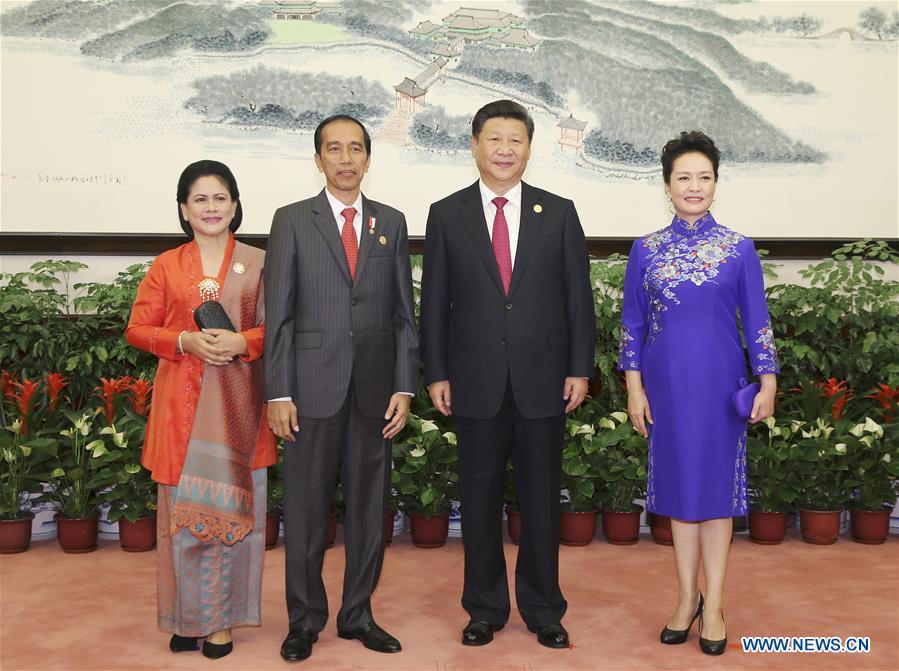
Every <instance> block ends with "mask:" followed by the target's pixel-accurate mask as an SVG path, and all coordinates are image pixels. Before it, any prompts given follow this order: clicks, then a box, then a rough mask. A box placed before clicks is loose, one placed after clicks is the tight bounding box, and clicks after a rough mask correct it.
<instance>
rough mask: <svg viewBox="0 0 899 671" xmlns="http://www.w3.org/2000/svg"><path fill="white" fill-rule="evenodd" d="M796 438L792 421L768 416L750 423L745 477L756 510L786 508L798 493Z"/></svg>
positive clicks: (773, 510) (767, 511) (789, 507)
mask: <svg viewBox="0 0 899 671" xmlns="http://www.w3.org/2000/svg"><path fill="white" fill-rule="evenodd" d="M793 438H794V430H793V428H792V425H791V423H790V422H789V421H786V422H785V421H780V422H778V421H777V420H776V419H775V418H774V417H769V418H768V419H766V420H765V421H764V422H759V423H758V424H754V425H752V426H751V428H750V433H749V435H748V436H747V438H746V441H747V442H746V477H747V481H748V483H749V486H748V489H749V504H750V506H751V507H752V509H753V510H755V511H757V512H765V513H782V512H787V511H789V510H790V509H792V507H793V504H794V502H795V501H796V499H797V498H798V497H799V495H800V492H799V489H798V488H797V474H796V473H795V464H794V462H793V461H791V459H790V453H791V446H792V445H793Z"/></svg>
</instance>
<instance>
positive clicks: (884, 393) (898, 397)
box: [865, 382, 899, 422]
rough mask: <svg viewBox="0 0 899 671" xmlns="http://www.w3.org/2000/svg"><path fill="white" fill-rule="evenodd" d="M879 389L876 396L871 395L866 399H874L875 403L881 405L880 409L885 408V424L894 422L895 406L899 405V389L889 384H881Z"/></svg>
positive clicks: (878, 386) (878, 385)
mask: <svg viewBox="0 0 899 671" xmlns="http://www.w3.org/2000/svg"><path fill="white" fill-rule="evenodd" d="M877 388H878V389H879V391H878V392H877V393H876V394H871V395H869V396H866V397H865V398H873V399H874V400H875V401H877V402H878V403H880V407H881V408H883V420H884V421H885V422H892V421H893V404H894V403H899V387H896V388H895V389H894V388H893V387H891V386H890V385H888V384H884V383H883V382H879V383H878V384H877Z"/></svg>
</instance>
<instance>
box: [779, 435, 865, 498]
mask: <svg viewBox="0 0 899 671" xmlns="http://www.w3.org/2000/svg"><path fill="white" fill-rule="evenodd" d="M837 424H838V426H839V428H846V426H847V425H848V424H850V423H849V422H847V421H845V420H840V421H839V422H837ZM791 429H792V431H793V434H794V437H795V438H797V440H796V442H794V443H793V444H791V445H790V460H791V461H793V462H794V463H795V473H796V481H797V485H798V487H797V489H798V490H799V501H800V502H801V505H802V507H804V508H806V509H808V510H839V509H841V508H842V507H843V506H844V505H845V504H846V502H847V501H848V500H849V490H848V489H847V485H846V483H847V481H848V479H849V459H848V458H847V456H846V455H847V452H848V445H847V443H848V440H847V438H846V435H845V434H844V433H843V432H842V431H839V430H837V427H834V426H833V425H832V424H831V421H830V418H824V417H819V418H818V419H817V420H815V422H814V423H811V424H808V423H806V422H800V421H798V420H794V422H793V423H792V426H791Z"/></svg>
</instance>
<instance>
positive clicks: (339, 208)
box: [325, 187, 362, 224]
mask: <svg viewBox="0 0 899 671" xmlns="http://www.w3.org/2000/svg"><path fill="white" fill-rule="evenodd" d="M325 196H327V197H328V204H329V205H331V210H332V211H333V212H334V220H335V221H337V222H338V223H340V224H343V211H344V210H345V209H347V208H348V207H354V208H356V214H357V215H359V216H360V217H361V216H362V192H361V191H360V192H359V195H357V196H356V200H355V202H353V204H352V205H344V204H343V203H341V202H340V201H339V200H337V199H336V198H335V197H334V196H333V195H331V192H330V191H328V188H327V187H325Z"/></svg>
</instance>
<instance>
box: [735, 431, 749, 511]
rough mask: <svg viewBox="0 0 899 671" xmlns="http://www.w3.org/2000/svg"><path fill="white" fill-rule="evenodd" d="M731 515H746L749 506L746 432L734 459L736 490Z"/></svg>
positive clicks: (738, 445)
mask: <svg viewBox="0 0 899 671" xmlns="http://www.w3.org/2000/svg"><path fill="white" fill-rule="evenodd" d="M732 498H733V501H732V503H731V506H732V507H731V513H732V514H733V515H746V514H747V509H748V507H749V504H748V500H749V499H748V492H747V485H746V432H745V431H744V432H743V433H742V435H741V436H740V440H739V441H738V442H737V456H736V458H735V459H734V489H733V497H732Z"/></svg>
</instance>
